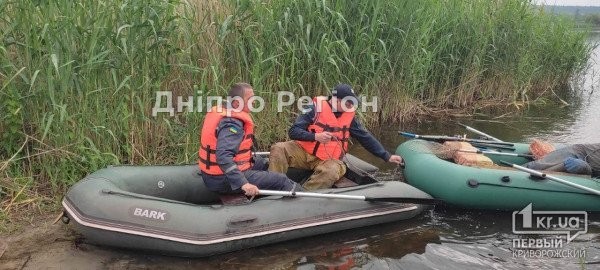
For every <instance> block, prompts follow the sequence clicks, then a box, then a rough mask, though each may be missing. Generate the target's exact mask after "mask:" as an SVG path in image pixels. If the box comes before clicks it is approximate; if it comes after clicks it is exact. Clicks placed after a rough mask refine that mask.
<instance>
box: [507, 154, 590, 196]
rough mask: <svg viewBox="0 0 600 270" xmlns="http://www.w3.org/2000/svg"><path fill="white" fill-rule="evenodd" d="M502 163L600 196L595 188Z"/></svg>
mask: <svg viewBox="0 0 600 270" xmlns="http://www.w3.org/2000/svg"><path fill="white" fill-rule="evenodd" d="M501 162H502V163H504V164H506V165H509V166H512V167H513V168H515V169H518V170H521V171H524V172H528V173H530V174H532V175H535V176H537V177H541V178H544V179H550V180H553V181H556V182H559V183H561V184H565V185H567V186H570V187H574V188H577V189H580V190H584V191H587V192H590V193H592V194H595V195H598V196H600V190H596V189H593V188H589V187H586V186H582V185H580V184H575V183H573V182H569V181H567V180H564V179H561V178H558V177H556V176H552V175H548V174H545V173H542V172H539V171H536V170H532V169H529V168H525V167H522V166H519V165H517V164H512V163H508V162H506V161H501Z"/></svg>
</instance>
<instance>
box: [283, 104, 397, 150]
mask: <svg viewBox="0 0 600 270" xmlns="http://www.w3.org/2000/svg"><path fill="white" fill-rule="evenodd" d="M334 114H335V115H336V117H339V116H340V115H341V112H337V113H334ZM314 118H315V112H314V106H313V105H311V106H308V107H307V108H306V109H305V110H303V111H302V114H300V115H299V116H298V117H297V118H296V121H295V122H294V124H293V125H292V127H291V128H290V130H289V132H288V134H289V136H290V139H292V140H298V141H315V134H314V133H312V132H310V131H308V130H307V129H308V126H309V125H310V124H312V123H313V121H314ZM350 136H351V137H352V138H354V139H356V140H357V141H358V142H359V143H360V144H361V145H362V146H363V147H364V148H365V149H367V151H369V152H370V153H371V154H373V155H374V156H377V157H379V158H381V159H383V160H384V161H388V160H389V159H390V157H391V156H392V155H391V154H390V153H389V152H388V151H386V150H385V148H383V145H381V143H380V142H379V141H378V140H377V139H375V137H373V135H372V134H371V132H369V131H368V130H366V129H365V127H364V126H363V125H362V124H361V123H360V122H359V121H358V119H356V117H354V119H353V120H352V123H351V125H350Z"/></svg>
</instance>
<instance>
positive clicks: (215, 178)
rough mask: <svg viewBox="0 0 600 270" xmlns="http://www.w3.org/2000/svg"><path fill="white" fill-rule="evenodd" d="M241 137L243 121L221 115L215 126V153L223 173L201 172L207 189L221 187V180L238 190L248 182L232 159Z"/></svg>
mask: <svg viewBox="0 0 600 270" xmlns="http://www.w3.org/2000/svg"><path fill="white" fill-rule="evenodd" d="M243 139H244V123H243V122H242V121H241V120H239V119H236V118H232V117H223V119H221V121H220V122H219V125H218V127H217V149H216V154H215V155H216V157H217V163H218V164H219V168H221V170H222V171H223V172H225V174H224V175H208V174H202V179H203V180H204V183H205V184H206V187H207V188H208V189H210V190H220V189H222V187H223V181H227V182H229V185H230V187H231V190H238V189H240V188H241V187H242V186H243V185H244V184H246V183H248V180H247V179H246V177H245V176H244V174H243V173H242V172H241V171H240V170H239V169H238V167H237V164H235V162H234V161H233V157H234V156H235V154H237V152H238V150H239V148H240V144H241V143H242V140H243Z"/></svg>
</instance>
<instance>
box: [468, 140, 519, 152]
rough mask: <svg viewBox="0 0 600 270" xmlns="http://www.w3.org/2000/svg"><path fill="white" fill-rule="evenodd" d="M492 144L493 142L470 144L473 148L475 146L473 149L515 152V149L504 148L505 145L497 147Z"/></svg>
mask: <svg viewBox="0 0 600 270" xmlns="http://www.w3.org/2000/svg"><path fill="white" fill-rule="evenodd" d="M493 143H494V142H492V141H490V142H489V143H479V142H474V143H471V144H472V145H473V146H475V147H483V148H496V149H502V150H510V151H515V148H513V147H510V146H506V145H497V144H493Z"/></svg>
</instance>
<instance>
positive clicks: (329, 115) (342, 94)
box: [269, 84, 402, 190]
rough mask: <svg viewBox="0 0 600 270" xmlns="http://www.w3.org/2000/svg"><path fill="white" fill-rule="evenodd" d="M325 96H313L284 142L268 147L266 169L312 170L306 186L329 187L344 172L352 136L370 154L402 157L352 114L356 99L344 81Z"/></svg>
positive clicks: (396, 160)
mask: <svg viewBox="0 0 600 270" xmlns="http://www.w3.org/2000/svg"><path fill="white" fill-rule="evenodd" d="M332 94H333V95H332V96H331V97H329V98H325V97H322V98H315V99H314V102H313V104H312V105H311V106H309V107H308V108H307V109H305V110H304V111H303V112H302V114H301V115H299V116H298V118H297V119H296V121H295V122H294V124H293V125H292V127H291V128H290V129H289V133H288V134H289V137H290V139H292V140H291V141H287V142H280V143H276V144H275V145H273V146H272V147H271V154H270V157H269V163H270V164H269V170H270V171H274V172H280V173H286V172H287V170H288V168H289V167H294V168H300V169H309V170H313V171H314V173H313V175H312V176H311V177H310V178H309V179H308V181H307V182H306V183H305V184H304V188H305V189H307V190H315V189H323V188H330V187H331V186H333V184H334V183H335V182H336V181H337V180H339V179H340V178H341V177H342V176H343V175H344V174H345V172H346V166H345V165H344V163H343V162H342V161H341V159H342V158H343V155H344V154H345V153H346V151H347V150H348V139H349V137H352V138H354V139H356V140H357V141H358V142H359V143H360V144H361V145H362V146H363V147H364V148H365V149H367V151H369V152H370V153H371V154H373V155H375V156H377V157H379V158H381V159H383V160H385V161H387V162H392V163H396V164H401V163H402V158H401V157H400V156H398V155H392V154H390V153H389V152H388V151H386V150H385V149H384V148H383V145H381V143H380V142H379V141H378V140H377V139H375V137H373V135H372V134H371V133H370V132H369V131H367V130H366V129H365V128H364V126H363V125H362V124H361V123H360V122H359V121H358V119H356V117H354V110H355V106H356V105H358V100H357V98H356V95H355V94H354V91H353V90H352V88H351V87H350V85H347V84H340V85H337V86H336V87H335V88H334V90H333V92H332Z"/></svg>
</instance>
